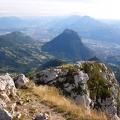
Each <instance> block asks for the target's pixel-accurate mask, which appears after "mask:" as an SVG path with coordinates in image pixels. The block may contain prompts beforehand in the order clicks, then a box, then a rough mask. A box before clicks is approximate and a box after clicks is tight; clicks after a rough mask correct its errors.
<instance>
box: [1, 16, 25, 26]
mask: <svg viewBox="0 0 120 120" xmlns="http://www.w3.org/2000/svg"><path fill="white" fill-rule="evenodd" d="M23 23H24V21H23V20H22V19H20V18H18V17H15V16H11V17H2V18H0V26H10V27H11V25H17V26H18V25H20V24H23Z"/></svg>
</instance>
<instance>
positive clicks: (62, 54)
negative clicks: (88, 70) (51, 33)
mask: <svg viewBox="0 0 120 120" xmlns="http://www.w3.org/2000/svg"><path fill="white" fill-rule="evenodd" d="M42 50H44V51H47V52H49V53H51V54H52V55H54V56H56V57H57V58H60V59H63V60H64V59H65V60H69V61H79V60H87V59H89V58H91V57H93V56H94V52H93V51H92V50H90V49H89V48H88V47H86V46H85V45H84V44H83V43H82V41H81V38H80V36H79V35H78V34H77V32H75V31H73V30H70V29H66V30H64V31H63V33H61V34H60V35H58V36H57V37H56V38H54V39H53V40H51V41H50V42H48V43H46V44H44V45H43V46H42Z"/></svg>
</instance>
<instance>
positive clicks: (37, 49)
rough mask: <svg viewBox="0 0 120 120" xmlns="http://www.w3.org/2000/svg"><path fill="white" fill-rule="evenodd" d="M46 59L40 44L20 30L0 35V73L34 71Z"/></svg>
mask: <svg viewBox="0 0 120 120" xmlns="http://www.w3.org/2000/svg"><path fill="white" fill-rule="evenodd" d="M46 59H49V56H48V57H46V55H44V53H43V52H41V44H40V43H39V42H36V41H35V40H33V39H32V38H30V37H29V36H27V35H25V34H23V33H22V32H12V33H9V34H6V35H2V36H0V73H4V72H15V71H16V72H20V73H21V72H23V73H28V72H30V71H32V70H33V71H35V70H36V69H37V67H39V66H40V65H41V64H42V63H43V62H45V61H46Z"/></svg>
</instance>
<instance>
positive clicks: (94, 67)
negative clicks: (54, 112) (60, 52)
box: [32, 61, 120, 119]
mask: <svg viewBox="0 0 120 120" xmlns="http://www.w3.org/2000/svg"><path fill="white" fill-rule="evenodd" d="M32 79H33V81H34V82H36V83H37V84H39V85H41V84H42V85H43V84H48V85H53V86H55V87H57V88H58V89H59V90H60V92H61V93H62V94H64V95H65V96H67V97H69V98H72V99H73V100H74V101H75V102H76V103H77V104H82V105H84V106H85V108H87V109H90V108H91V107H92V108H95V109H97V110H102V111H107V113H108V114H109V116H112V118H114V119H115V118H116V119H118V118H117V117H116V116H117V112H118V106H117V101H118V100H119V99H120V98H118V88H119V84H118V82H117V80H116V79H115V75H114V73H113V72H112V71H111V70H110V69H109V68H108V67H107V66H106V65H105V64H103V63H97V62H84V61H82V62H77V63H76V64H74V65H63V66H59V67H56V68H51V69H50V68H49V69H46V70H43V71H41V72H39V73H37V74H35V75H33V77H32Z"/></svg>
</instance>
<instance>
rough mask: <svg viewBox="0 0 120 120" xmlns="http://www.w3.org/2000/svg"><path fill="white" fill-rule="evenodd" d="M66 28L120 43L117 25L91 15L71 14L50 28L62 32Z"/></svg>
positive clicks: (98, 38)
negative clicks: (106, 22)
mask: <svg viewBox="0 0 120 120" xmlns="http://www.w3.org/2000/svg"><path fill="white" fill-rule="evenodd" d="M76 18H77V19H76ZM71 19H72V21H73V22H72V21H71ZM65 28H68V29H72V30H74V31H77V32H78V33H79V34H80V35H81V36H82V38H86V39H93V40H100V41H106V42H116V43H120V41H119V39H120V33H119V32H118V31H119V29H117V27H114V26H112V25H108V24H105V23H103V22H101V21H100V20H97V19H94V18H91V17H89V16H83V17H81V16H77V17H76V16H69V17H68V18H66V19H63V20H61V21H59V22H58V23H56V24H55V25H53V26H52V27H51V28H50V30H52V31H53V32H58V33H60V31H62V30H64V29H65Z"/></svg>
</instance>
